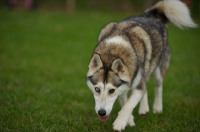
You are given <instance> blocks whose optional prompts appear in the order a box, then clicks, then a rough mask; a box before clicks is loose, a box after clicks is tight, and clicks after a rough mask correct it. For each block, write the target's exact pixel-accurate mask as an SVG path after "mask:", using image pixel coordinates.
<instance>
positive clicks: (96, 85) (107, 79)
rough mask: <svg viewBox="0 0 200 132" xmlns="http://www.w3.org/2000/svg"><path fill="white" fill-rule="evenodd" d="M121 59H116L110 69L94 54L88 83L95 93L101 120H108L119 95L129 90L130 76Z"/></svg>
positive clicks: (96, 105)
mask: <svg viewBox="0 0 200 132" xmlns="http://www.w3.org/2000/svg"><path fill="white" fill-rule="evenodd" d="M126 71H127V70H126V67H125V66H124V64H123V63H122V61H121V59H115V60H114V61H113V62H112V66H111V67H110V69H108V68H105V67H104V66H103V63H102V60H101V58H100V56H99V55H98V54H94V55H93V57H92V59H91V61H90V64H89V70H88V73H87V85H88V87H89V88H90V89H91V91H92V92H93V94H94V99H95V110H96V113H97V114H98V115H99V117H100V120H101V121H106V120H107V118H108V117H109V115H110V112H111V110H112V107H113V104H114V102H115V100H116V99H117V97H118V96H120V95H121V94H123V93H124V92H126V91H128V84H129V81H130V80H129V78H128V75H127V74H128V73H127V72H126Z"/></svg>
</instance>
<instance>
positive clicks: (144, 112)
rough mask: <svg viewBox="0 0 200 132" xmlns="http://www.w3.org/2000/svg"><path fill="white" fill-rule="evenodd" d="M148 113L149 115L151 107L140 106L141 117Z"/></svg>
mask: <svg viewBox="0 0 200 132" xmlns="http://www.w3.org/2000/svg"><path fill="white" fill-rule="evenodd" d="M147 113H149V106H148V105H140V108H139V115H141V116H145V115H146V114H147Z"/></svg>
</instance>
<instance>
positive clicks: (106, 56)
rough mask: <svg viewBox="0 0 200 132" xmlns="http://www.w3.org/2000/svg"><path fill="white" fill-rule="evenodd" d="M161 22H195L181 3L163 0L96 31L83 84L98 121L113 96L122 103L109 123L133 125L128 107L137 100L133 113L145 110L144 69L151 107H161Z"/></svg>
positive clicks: (164, 63) (166, 55)
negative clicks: (149, 84) (150, 88)
mask: <svg viewBox="0 0 200 132" xmlns="http://www.w3.org/2000/svg"><path fill="white" fill-rule="evenodd" d="M167 22H171V23H173V24H175V25H176V26H178V27H180V28H182V27H196V26H197V25H196V24H195V23H194V22H193V21H192V19H191V17H190V13H189V10H188V8H187V7H186V5H185V4H184V3H182V2H180V1H179V0H163V1H159V2H158V3H156V4H155V5H154V6H152V7H151V8H149V9H147V10H146V11H145V12H144V13H143V14H142V15H140V16H137V17H136V16H131V17H129V18H127V19H125V20H123V21H120V22H111V23H109V24H107V25H106V26H105V27H104V28H103V29H102V30H101V32H100V35H99V37H98V44H97V46H96V47H95V49H94V53H93V56H92V58H91V60H90V63H89V70H88V72H87V85H88V86H89V88H90V89H91V91H92V92H93V94H94V98H95V110H96V113H97V114H98V115H99V118H100V120H101V121H106V120H107V119H108V117H109V115H110V113H111V111H112V107H113V104H114V102H115V100H116V99H117V98H118V97H119V102H120V104H121V106H122V108H121V110H120V112H119V113H118V116H117V118H116V120H115V121H114V123H113V129H114V130H116V131H122V130H124V129H125V127H126V126H127V125H129V126H134V125H135V123H134V120H133V119H134V117H133V115H132V111H133V109H134V108H135V107H136V105H137V104H138V103H139V102H140V108H139V114H141V115H144V114H146V113H148V112H149V106H148V99H147V89H146V82H147V80H148V79H149V77H150V75H153V77H154V79H155V99H154V104H153V112H154V113H160V112H162V109H163V105H162V83H163V79H164V76H165V73H166V70H167V68H168V66H169V61H170V48H169V45H168V40H167V39H168V38H167V36H168V35H167V28H166V25H165V24H166V23H167ZM128 91H131V95H130V97H129V99H127V92H128Z"/></svg>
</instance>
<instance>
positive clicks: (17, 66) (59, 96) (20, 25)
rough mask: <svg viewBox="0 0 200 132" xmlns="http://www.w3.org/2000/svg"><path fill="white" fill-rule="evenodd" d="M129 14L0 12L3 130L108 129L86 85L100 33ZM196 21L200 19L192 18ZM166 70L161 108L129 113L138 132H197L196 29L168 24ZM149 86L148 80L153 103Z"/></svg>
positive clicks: (199, 34) (199, 67)
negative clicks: (143, 113) (143, 114)
mask: <svg viewBox="0 0 200 132" xmlns="http://www.w3.org/2000/svg"><path fill="white" fill-rule="evenodd" d="M127 15H131V14H128V13H125V14H122V13H121V14H118V13H112V12H110V13H105V12H104V13H101V12H76V13H73V14H66V13H65V12H53V11H51V12H48V11H35V12H24V11H3V10H1V11H0V131H1V132H23V131H24V132H29V131H30V132H31V131H35V132H43V131H44V132H45V131H46V132H80V131H81V132H110V131H112V123H113V122H114V120H115V118H116V116H117V112H118V111H119V110H120V106H119V103H118V101H117V102H116V103H115V106H114V109H113V111H112V114H111V116H110V118H109V120H108V121H106V122H105V123H102V122H100V121H99V119H98V117H97V115H96V113H95V111H94V99H93V95H92V93H91V91H90V90H89V89H88V88H87V86H86V84H85V75H86V72H87V65H88V62H89V59H90V57H91V54H92V50H93V48H94V47H95V44H96V43H97V36H98V33H99V31H100V29H101V28H102V27H103V26H104V25H105V24H106V23H108V22H110V21H113V20H114V21H118V20H121V19H123V18H125V17H127ZM196 22H197V23H200V19H199V18H196ZM168 27H169V43H170V46H171V49H172V59H171V66H170V68H169V70H168V72H167V75H166V78H165V82H164V94H163V96H164V102H163V103H164V111H163V113H162V114H158V115H154V114H153V113H152V111H150V113H149V114H148V115H147V116H146V117H140V116H139V115H138V107H137V108H136V109H135V110H134V116H135V123H136V127H132V128H131V127H127V128H126V131H127V132H131V131H137V132H147V131H148V132H198V131H200V58H199V57H200V29H199V28H197V29H186V30H183V31H181V30H180V29H178V28H176V27H174V26H172V25H169V26H168ZM153 88H154V85H153V81H152V80H150V82H149V83H148V91H149V104H150V107H151V108H152V103H153V91H154V90H153Z"/></svg>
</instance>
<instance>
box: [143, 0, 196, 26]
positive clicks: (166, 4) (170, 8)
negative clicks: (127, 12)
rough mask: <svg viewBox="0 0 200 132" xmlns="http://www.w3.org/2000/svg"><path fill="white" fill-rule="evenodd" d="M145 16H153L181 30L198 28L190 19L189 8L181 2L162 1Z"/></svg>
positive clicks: (147, 11)
mask: <svg viewBox="0 0 200 132" xmlns="http://www.w3.org/2000/svg"><path fill="white" fill-rule="evenodd" d="M145 14H149V15H153V16H154V17H156V18H159V19H160V20H161V21H162V22H164V23H167V22H171V23H173V24H174V25H176V26H178V27H179V28H184V27H192V28H194V27H197V24H195V23H194V22H193V20H192V19H191V17H190V11H189V9H188V8H187V6H186V5H185V4H184V3H182V2H181V1H179V0H162V1H159V2H157V3H156V4H155V5H154V6H152V7H150V8H149V9H147V10H146V11H145Z"/></svg>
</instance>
